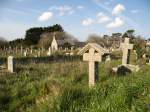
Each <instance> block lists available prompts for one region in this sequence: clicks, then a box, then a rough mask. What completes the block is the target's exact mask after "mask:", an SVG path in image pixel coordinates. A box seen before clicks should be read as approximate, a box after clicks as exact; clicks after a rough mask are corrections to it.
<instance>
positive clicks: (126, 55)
mask: <svg viewBox="0 0 150 112" xmlns="http://www.w3.org/2000/svg"><path fill="white" fill-rule="evenodd" d="M129 40H130V39H129V38H125V42H124V43H121V48H122V51H123V57H122V65H127V64H129V61H130V60H129V59H130V50H131V49H133V44H130V43H129Z"/></svg>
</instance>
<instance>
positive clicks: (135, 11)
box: [131, 9, 139, 14]
mask: <svg viewBox="0 0 150 112" xmlns="http://www.w3.org/2000/svg"><path fill="white" fill-rule="evenodd" d="M131 13H133V14H137V13H139V10H137V9H136V10H131Z"/></svg>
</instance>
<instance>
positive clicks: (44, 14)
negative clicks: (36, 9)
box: [38, 12, 53, 21]
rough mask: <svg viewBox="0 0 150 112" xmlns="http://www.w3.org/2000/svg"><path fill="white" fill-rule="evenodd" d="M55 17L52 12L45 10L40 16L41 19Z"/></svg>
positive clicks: (45, 19)
mask: <svg viewBox="0 0 150 112" xmlns="http://www.w3.org/2000/svg"><path fill="white" fill-rule="evenodd" d="M52 17H53V13H52V12H44V13H43V14H42V15H41V16H40V17H39V18H38V20H39V21H47V20H49V19H51V18H52Z"/></svg>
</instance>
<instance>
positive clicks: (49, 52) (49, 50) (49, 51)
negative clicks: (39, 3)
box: [47, 47, 51, 56]
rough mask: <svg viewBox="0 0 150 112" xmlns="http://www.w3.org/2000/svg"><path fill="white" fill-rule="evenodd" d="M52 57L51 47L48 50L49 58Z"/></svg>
mask: <svg viewBox="0 0 150 112" xmlns="http://www.w3.org/2000/svg"><path fill="white" fill-rule="evenodd" d="M50 55H51V47H49V48H48V52H47V56H50Z"/></svg>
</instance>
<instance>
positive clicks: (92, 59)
mask: <svg viewBox="0 0 150 112" xmlns="http://www.w3.org/2000/svg"><path fill="white" fill-rule="evenodd" d="M83 60H84V61H89V86H94V85H95V80H97V79H98V62H101V56H100V55H99V53H95V49H94V48H90V49H89V52H88V53H84V54H83Z"/></svg>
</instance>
